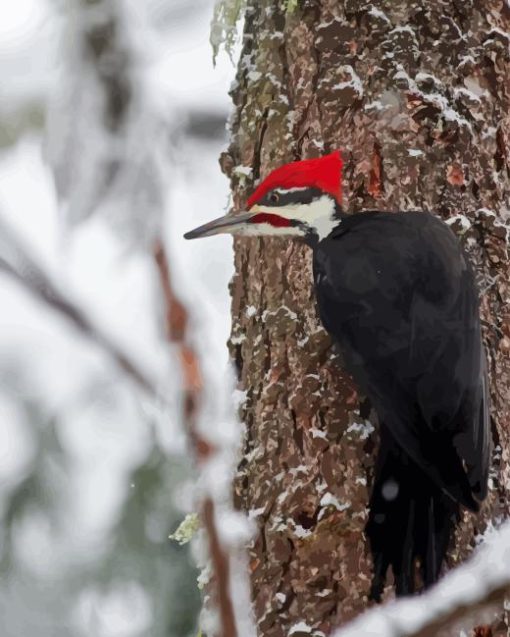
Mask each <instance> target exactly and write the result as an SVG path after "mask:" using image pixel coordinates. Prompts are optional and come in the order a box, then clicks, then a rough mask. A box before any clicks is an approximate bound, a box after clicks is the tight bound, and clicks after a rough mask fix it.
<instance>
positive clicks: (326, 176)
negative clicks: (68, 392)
mask: <svg viewBox="0 0 510 637" xmlns="http://www.w3.org/2000/svg"><path fill="white" fill-rule="evenodd" d="M342 172H343V165H342V154H341V151H335V152H332V153H329V154H326V155H323V156H321V157H315V158H312V159H302V160H299V161H293V162H290V163H287V164H284V165H281V166H279V167H277V168H275V169H274V170H273V171H272V172H270V173H269V174H268V176H267V177H266V178H265V179H263V180H262V181H261V183H260V184H259V185H258V186H257V187H256V188H255V190H254V192H253V194H252V195H251V196H250V197H249V198H248V200H247V205H246V211H244V212H241V213H229V214H227V215H225V216H223V217H221V218H219V219H215V220H214V221H211V222H209V223H206V224H205V225H202V226H200V227H198V228H195V229H194V230H191V231H190V232H188V233H186V234H185V235H184V236H185V238H186V239H195V238H199V237H206V236H211V235H215V234H219V233H228V234H231V235H240V236H280V237H286V238H288V239H289V240H292V239H299V240H302V241H304V242H305V243H306V244H307V245H308V246H309V247H310V248H311V249H312V251H313V287H314V291H315V298H316V303H317V308H318V315H319V318H320V320H321V322H322V325H323V327H324V328H325V330H326V331H327V332H328V333H329V334H330V336H331V338H332V341H333V342H334V343H335V344H336V346H337V347H338V348H339V349H340V352H341V354H342V360H343V362H342V364H343V366H344V368H345V369H346V370H347V372H349V374H350V375H351V376H352V378H353V379H354V381H355V383H356V384H357V385H358V387H359V389H360V390H361V391H362V393H363V394H364V395H365V396H366V397H367V398H368V400H369V401H370V404H371V407H372V408H373V410H374V412H375V414H376V415H377V420H378V428H379V441H380V442H379V450H378V455H377V458H376V460H375V467H374V478H373V485H372V491H371V495H370V498H369V503H368V521H367V524H366V527H365V533H366V537H367V539H368V543H369V547H370V552H371V554H372V562H373V574H372V584H371V589H370V593H369V596H370V598H371V599H373V600H375V601H381V598H382V595H383V593H384V590H385V586H386V581H387V576H388V570H389V569H390V567H391V570H392V573H393V582H394V587H395V594H396V596H405V595H411V594H413V593H415V592H417V591H420V590H424V589H426V588H429V587H430V586H431V585H433V584H434V583H435V582H436V581H437V580H438V579H439V577H440V574H441V570H442V566H443V564H444V561H445V558H446V554H447V551H448V548H449V544H450V541H451V538H452V534H453V531H454V529H455V527H456V525H457V524H458V522H459V520H460V512H461V510H462V509H461V507H465V508H467V509H468V510H470V511H473V512H476V511H478V510H479V508H480V504H481V502H482V501H483V500H484V498H485V497H486V495H487V491H488V471H489V457H490V448H491V441H490V419H489V408H490V404H489V390H488V376H487V363H486V355H485V351H484V346H483V341H482V333H481V321H480V309H479V298H478V290H477V285H476V280H475V274H474V270H473V267H472V266H471V265H470V262H469V259H468V257H467V255H466V253H465V252H464V250H463V248H462V246H461V244H460V242H459V241H458V239H457V237H456V235H455V234H454V232H453V231H452V230H451V228H450V227H449V226H448V224H447V223H445V222H444V221H443V220H441V219H440V218H439V217H438V216H437V215H435V214H433V212H430V211H426V210H408V211H377V210H360V211H358V212H355V213H348V212H346V210H345V209H344V206H343V205H342V198H343V193H342Z"/></svg>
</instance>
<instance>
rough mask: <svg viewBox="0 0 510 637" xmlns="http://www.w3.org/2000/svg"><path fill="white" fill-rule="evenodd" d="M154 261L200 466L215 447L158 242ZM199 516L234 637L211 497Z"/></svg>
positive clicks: (226, 625)
mask: <svg viewBox="0 0 510 637" xmlns="http://www.w3.org/2000/svg"><path fill="white" fill-rule="evenodd" d="M154 259H155V261H156V265H157V268H158V272H159V278H160V281H161V288H162V291H163V297H164V301H165V309H166V328H167V338H168V340H169V342H170V343H173V344H175V345H177V347H178V350H179V358H180V362H181V370H182V377H183V392H184V420H185V423H186V427H187V433H188V437H189V439H190V442H191V448H192V451H193V455H194V457H195V461H196V463H197V465H198V466H201V465H203V464H204V463H205V462H206V461H207V460H208V459H209V458H210V456H211V455H212V454H214V453H215V448H214V447H213V445H211V443H210V442H209V441H208V440H206V439H205V438H204V437H203V436H202V435H201V433H200V432H199V431H198V428H197V413H198V407H199V404H200V400H201V396H202V390H203V384H202V375H201V373H200V361H199V359H198V356H197V354H196V352H195V350H194V348H193V346H192V345H191V344H190V342H189V331H188V324H189V321H188V313H187V311H186V308H185V307H184V305H183V304H182V303H181V302H180V300H179V299H178V298H177V296H176V294H175V292H174V290H173V287H172V282H171V278H170V269H169V266H168V260H167V257H166V253H165V248H164V246H163V244H162V243H161V242H160V241H158V242H157V243H156V245H155V247H154ZM201 508H202V510H201V516H202V521H203V525H204V528H205V531H206V533H207V536H208V539H209V551H210V556H211V561H212V565H213V571H214V576H215V584H216V587H217V589H216V590H217V598H218V600H217V601H218V608H219V614H220V621H221V630H222V633H221V635H222V637H238V631H237V628H236V621H235V615H234V609H233V605H232V600H231V598H230V592H229V591H230V563H229V557H228V554H227V553H226V552H225V550H224V548H223V547H222V546H221V542H220V538H219V534H218V529H217V528H216V520H215V513H214V511H215V506H214V501H213V499H212V497H211V496H209V495H206V496H205V497H204V499H203V500H202V503H201Z"/></svg>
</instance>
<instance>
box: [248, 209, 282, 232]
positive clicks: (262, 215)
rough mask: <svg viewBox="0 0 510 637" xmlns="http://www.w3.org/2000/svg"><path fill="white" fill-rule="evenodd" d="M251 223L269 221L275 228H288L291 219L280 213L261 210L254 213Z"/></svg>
mask: <svg viewBox="0 0 510 637" xmlns="http://www.w3.org/2000/svg"><path fill="white" fill-rule="evenodd" d="M250 223H268V224H269V225H271V226H274V227H275V228H288V227H289V226H290V220H289V219H285V217H280V216H279V215H272V214H270V213H269V212H259V214H257V215H253V217H252V218H251V219H250Z"/></svg>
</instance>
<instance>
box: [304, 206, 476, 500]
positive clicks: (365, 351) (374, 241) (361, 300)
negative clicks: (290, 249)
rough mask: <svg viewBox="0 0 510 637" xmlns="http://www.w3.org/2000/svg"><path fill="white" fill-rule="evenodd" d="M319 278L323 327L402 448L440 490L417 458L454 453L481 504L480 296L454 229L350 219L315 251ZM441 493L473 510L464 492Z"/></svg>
mask: <svg viewBox="0 0 510 637" xmlns="http://www.w3.org/2000/svg"><path fill="white" fill-rule="evenodd" d="M314 278H315V284H316V285H315V287H316V294H317V301H318V306H319V312H320V315H321V319H322V321H323V323H324V326H325V327H326V329H327V330H328V331H329V332H330V333H331V334H332V335H333V336H334V338H335V339H336V340H337V341H338V342H339V344H340V346H341V348H342V349H343V351H344V354H345V357H346V364H347V367H348V369H349V371H350V372H351V373H352V374H353V376H354V377H355V379H356V380H357V381H358V383H359V384H360V385H361V386H362V389H363V390H364V391H365V392H366V393H367V394H368V396H369V398H371V400H372V402H373V404H374V406H376V409H377V411H378V412H379V417H380V418H384V419H391V420H392V421H393V422H394V424H393V426H392V430H393V432H394V434H395V436H396V438H397V440H398V441H399V443H400V444H401V445H402V446H403V447H404V448H407V450H408V452H409V453H410V455H411V456H412V457H414V459H415V460H416V461H417V462H418V463H421V464H424V465H425V464H426V465H427V466H428V470H429V471H430V472H432V473H433V474H434V475H433V478H434V480H436V481H441V480H446V479H447V478H448V479H452V478H451V476H450V477H449V472H448V471H447V467H444V468H441V467H440V466H439V469H438V468H437V467H430V463H431V462H432V461H433V459H432V458H429V457H426V458H424V457H421V449H423V448H424V442H426V441H428V440H429V441H430V445H431V450H430V453H433V450H434V449H435V453H437V443H438V442H439V441H440V442H441V443H442V444H444V445H450V444H451V445H453V450H455V451H456V452H457V453H458V455H459V459H460V463H461V464H462V463H464V464H465V467H466V469H467V475H468V478H469V485H470V487H471V489H472V491H473V492H474V493H475V495H476V496H478V497H484V495H485V492H486V483H487V470H488V400H487V391H486V370H485V365H484V357H483V348H482V343H481V333H480V321H479V311H478V299H477V291H476V286H475V282H474V277H473V273H472V271H471V268H470V266H469V263H468V262H467V259H466V257H465V255H464V254H463V251H462V249H461V247H460V245H459V243H458V241H457V239H456V237H455V235H454V234H453V232H452V231H451V230H450V228H449V227H448V226H447V225H446V224H444V222H442V221H440V220H439V219H437V218H435V217H433V216H432V215H430V214H429V213H426V212H407V213H379V212H374V213H372V212H370V213H359V214H357V215H352V216H350V217H347V218H346V219H345V220H344V221H343V222H342V223H341V224H340V226H339V227H338V228H337V229H336V230H335V231H334V232H333V233H332V234H331V235H330V236H329V237H328V238H326V239H325V240H323V241H322V242H320V243H319V244H318V245H317V247H316V249H315V252H314ZM427 455H428V454H427ZM450 461H451V458H449V454H448V453H446V452H445V453H444V459H443V462H445V463H447V462H450ZM435 462H436V464H437V463H438V464H439V465H441V462H442V461H441V458H439V457H436V459H435ZM439 486H441V487H443V488H447V489H451V490H454V491H455V493H452V495H453V496H454V497H455V498H457V499H459V500H460V501H461V502H463V503H464V504H466V505H467V506H471V508H474V506H475V504H474V503H473V500H472V497H471V495H470V494H469V493H468V489H467V487H466V485H463V486H462V487H458V485H448V484H440V485H439ZM459 489H460V491H459Z"/></svg>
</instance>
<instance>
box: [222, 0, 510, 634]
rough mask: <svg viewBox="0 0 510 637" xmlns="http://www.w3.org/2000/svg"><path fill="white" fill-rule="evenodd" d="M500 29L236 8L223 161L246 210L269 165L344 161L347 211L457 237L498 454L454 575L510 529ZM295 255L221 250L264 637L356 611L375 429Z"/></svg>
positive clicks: (502, 24) (365, 8) (240, 498)
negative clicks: (237, 39) (478, 328)
mask: <svg viewBox="0 0 510 637" xmlns="http://www.w3.org/2000/svg"><path fill="white" fill-rule="evenodd" d="M509 30H510V10H509V8H508V6H507V5H506V4H505V2H503V0H497V1H496V0H477V2H474V1H473V0H462V1H461V0H458V1H457V0H449V1H441V0H420V1H419V2H418V1H407V0H405V1H404V0H388V1H381V2H373V3H369V2H364V1H360V0H309V1H307V0H302V1H301V2H300V3H299V5H298V7H297V9H295V10H293V11H292V12H289V11H286V10H285V8H284V7H283V6H282V3H281V2H278V1H277V0H257V1H255V0H252V1H251V2H250V3H249V6H248V10H247V17H246V23H245V35H244V47H243V52H242V55H241V60H240V63H239V72H238V78H237V79H238V83H237V86H236V87H235V89H234V91H233V98H234V103H235V113H234V118H233V121H232V144H231V147H230V149H229V151H228V153H226V154H225V155H224V156H223V158H222V166H223V169H224V170H225V172H226V173H227V174H229V175H230V176H231V177H232V184H233V191H234V202H235V205H236V207H237V208H238V209H242V208H243V204H244V202H245V198H246V196H247V195H248V194H249V193H250V192H251V189H252V187H253V185H254V184H255V183H256V182H257V180H258V179H259V178H263V177H264V176H265V175H267V173H268V172H269V171H270V170H271V169H272V168H274V167H276V166H278V165H280V164H281V163H284V162H287V161H291V160H294V159H300V158H305V157H313V156H317V155H319V154H322V153H323V152H326V151H331V150H334V149H337V148H340V149H342V151H343V157H344V162H345V174H344V180H345V181H344V184H345V194H344V206H345V208H346V209H347V210H349V211H351V212H353V213H355V212H356V211H359V210H362V209H368V208H372V209H374V208H375V209H381V210H399V209H400V210H405V209H412V208H423V209H427V210H432V211H435V212H437V213H438V214H440V215H441V216H442V217H443V218H445V219H449V220H451V223H452V227H453V228H454V230H456V231H457V232H458V234H459V235H460V236H461V237H462V240H463V241H464V244H465V245H466V247H467V250H468V252H469V254H470V256H471V258H472V260H473V262H474V263H475V264H476V266H477V269H478V272H479V280H480V289H481V294H482V311H483V318H484V321H485V328H484V337H485V342H486V345H487V349H488V352H489V365H490V373H491V383H492V387H491V394H492V400H493V405H492V415H493V435H494V443H495V451H494V463H493V470H492V472H491V490H490V495H489V498H488V499H487V501H486V503H485V504H484V507H483V511H482V513H481V514H480V515H478V516H472V515H468V514H465V516H464V519H463V522H462V525H461V527H460V529H459V532H458V533H457V536H456V542H455V546H454V547H452V550H451V552H450V557H449V562H450V566H452V565H454V564H455V563H457V562H458V561H459V560H462V559H463V558H464V557H465V556H466V554H467V553H469V551H470V550H471V549H472V547H473V545H474V538H475V537H476V535H477V534H479V533H482V532H484V530H485V529H486V526H487V523H488V521H489V520H491V521H497V520H499V519H500V518H501V517H506V516H507V514H508V503H507V499H508V490H509V488H510V470H509V452H510V440H509V437H510V428H509V425H510V417H509V416H510V414H509V400H508V396H509V386H510V364H509V351H510V309H509V308H510V306H509V296H510V284H509V275H510V270H509V252H508V238H509V227H510V221H509V218H508V211H507V212H506V213H505V200H506V204H507V205H506V209H508V197H509V195H510V150H509V141H510V119H509V113H510V62H509V36H508V32H509ZM239 167H251V168H252V169H253V172H252V174H251V176H249V177H248V178H246V176H245V174H246V172H247V171H246V170H245V169H241V170H239ZM310 256H311V255H310V252H309V250H308V248H306V247H305V246H302V245H300V244H299V243H297V242H295V241H286V240H282V239H239V240H236V242H235V265H236V275H235V277H234V280H233V283H232V296H233V333H232V338H231V343H230V347H231V353H232V356H233V358H234V360H235V362H236V364H237V369H238V372H239V379H240V386H241V388H242V389H244V390H246V392H247V398H246V402H245V404H244V406H243V408H242V418H243V420H244V422H245V423H246V428H247V437H246V444H245V449H244V456H243V459H242V461H241V463H240V466H239V472H238V476H237V479H236V484H235V492H236V498H237V503H238V506H240V507H241V508H243V509H245V510H246V511H249V512H251V513H250V514H251V516H252V517H253V518H255V519H256V522H257V524H258V529H259V533H258V537H257V539H256V541H255V543H254V544H253V546H252V547H250V559H251V561H250V565H251V576H252V586H253V600H254V609H255V615H256V619H257V622H258V630H259V634H260V635H263V636H264V637H283V636H286V635H288V634H292V635H293V637H300V636H302V635H323V634H325V635H328V634H329V633H330V631H331V629H332V627H334V626H338V625H339V624H341V623H343V622H345V621H346V620H348V619H349V618H352V617H353V616H354V615H356V614H358V613H360V612H361V611H362V610H364V609H365V608H366V606H367V603H368V602H367V593H368V590H369V584H370V574H371V563H370V556H369V553H368V548H367V544H366V541H365V537H364V533H363V529H364V525H365V523H366V519H367V510H366V504H367V502H368V497H369V492H370V487H371V482H372V473H373V463H374V457H375V452H376V448H377V423H376V420H375V418H374V415H373V413H371V411H370V406H369V405H368V404H367V402H366V401H364V400H363V397H362V396H360V395H359V393H358V392H357V390H356V388H355V386H354V385H353V382H352V381H351V380H350V379H349V377H348V376H347V375H346V374H345V373H343V372H342V371H341V361H340V360H339V358H338V356H337V354H336V353H335V351H334V349H333V348H331V344H330V340H329V338H328V336H327V335H326V334H325V332H324V331H323V329H322V328H321V327H320V324H319V322H318V319H317V315H316V310H315V299H314V296H313V290H312V284H311V259H310ZM388 594H390V593H388ZM506 625H507V624H506V619H505V617H504V616H503V619H500V620H499V625H497V624H495V625H494V629H495V630H494V634H495V635H503V634H507V628H506ZM309 628H310V629H311V630H309Z"/></svg>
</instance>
